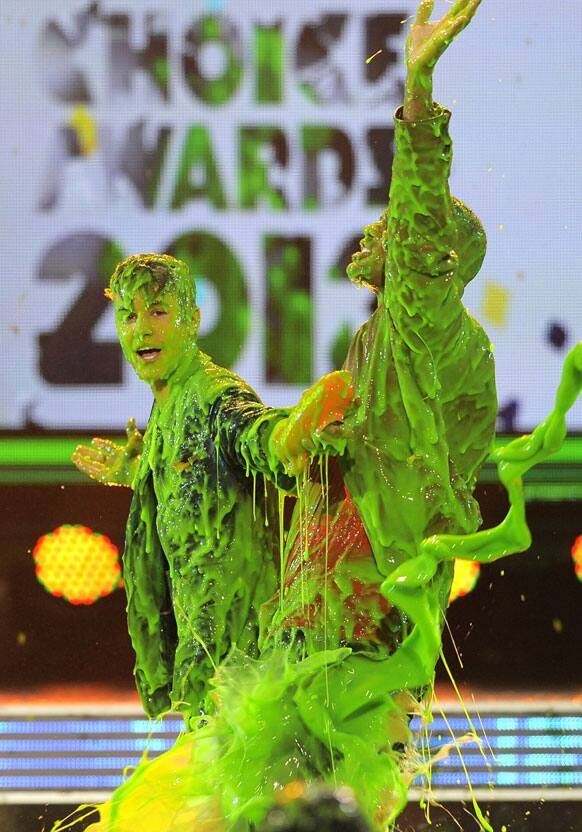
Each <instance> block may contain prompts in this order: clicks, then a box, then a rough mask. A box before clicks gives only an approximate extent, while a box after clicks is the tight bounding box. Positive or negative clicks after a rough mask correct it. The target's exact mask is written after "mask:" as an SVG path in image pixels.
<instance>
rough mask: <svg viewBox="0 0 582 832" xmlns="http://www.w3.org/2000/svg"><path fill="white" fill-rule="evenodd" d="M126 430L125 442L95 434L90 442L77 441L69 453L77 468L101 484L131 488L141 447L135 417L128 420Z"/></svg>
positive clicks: (141, 438)
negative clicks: (77, 443) (122, 443)
mask: <svg viewBox="0 0 582 832" xmlns="http://www.w3.org/2000/svg"><path fill="white" fill-rule="evenodd" d="M126 433H127V442H126V443H125V445H118V444H117V443H116V442H112V441H111V440H110V439H101V438H100V437H98V436H96V437H95V438H94V439H93V440H92V441H91V444H90V445H78V446H77V447H76V448H75V451H74V453H73V456H72V460H73V462H74V464H75V465H76V466H77V468H78V469H79V471H82V472H83V473H84V474H87V476H88V477H91V479H93V480H97V481H98V482H101V483H103V484H104V485H122V486H126V487H127V488H131V487H132V484H133V480H134V477H135V474H136V472H137V467H138V465H139V460H140V456H141V452H142V449H143V437H142V435H141V433H140V432H139V430H138V429H137V425H136V424H135V419H130V420H129V422H128V423H127V427H126Z"/></svg>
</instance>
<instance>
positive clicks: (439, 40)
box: [404, 0, 481, 120]
mask: <svg viewBox="0 0 582 832" xmlns="http://www.w3.org/2000/svg"><path fill="white" fill-rule="evenodd" d="M480 4H481V0H457V2H456V3H454V5H453V6H452V8H451V9H450V10H449V11H448V12H447V14H446V15H445V16H444V17H442V18H441V19H440V20H437V21H435V22H434V23H431V22H430V16H431V14H432V12H433V9H434V0H421V3H420V5H419V7H418V12H417V15H416V19H415V21H414V23H413V24H412V26H411V28H410V34H409V35H408V39H407V41H406V67H407V77H406V92H405V100H404V118H405V119H407V120H414V119H422V118H428V117H429V116H430V112H431V108H432V72H433V69H434V67H435V65H436V63H437V61H438V59H439V58H440V57H441V55H442V54H443V53H444V52H445V51H446V49H447V48H448V47H449V46H450V44H451V43H452V42H453V40H454V39H455V37H456V36H457V35H458V34H459V32H462V31H463V29H464V28H465V27H466V26H468V25H469V23H470V22H471V20H472V19H473V17H474V15H475V12H476V11H477V9H478V8H479V6H480Z"/></svg>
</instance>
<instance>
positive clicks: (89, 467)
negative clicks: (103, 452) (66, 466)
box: [71, 445, 104, 482]
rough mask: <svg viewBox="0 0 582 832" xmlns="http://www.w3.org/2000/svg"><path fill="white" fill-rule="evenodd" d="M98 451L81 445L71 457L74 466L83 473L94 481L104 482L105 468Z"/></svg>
mask: <svg viewBox="0 0 582 832" xmlns="http://www.w3.org/2000/svg"><path fill="white" fill-rule="evenodd" d="M98 453H99V452H98V451H96V450H95V449H94V448H89V447H87V446H86V445H79V446H78V447H77V448H75V451H74V453H73V455H72V457H71V459H72V461H73V464H74V465H75V466H76V467H77V468H78V469H79V471H82V473H83V474H87V476H89V477H91V478H92V479H94V480H99V481H101V482H102V481H103V477H104V466H103V458H102V456H99V455H98Z"/></svg>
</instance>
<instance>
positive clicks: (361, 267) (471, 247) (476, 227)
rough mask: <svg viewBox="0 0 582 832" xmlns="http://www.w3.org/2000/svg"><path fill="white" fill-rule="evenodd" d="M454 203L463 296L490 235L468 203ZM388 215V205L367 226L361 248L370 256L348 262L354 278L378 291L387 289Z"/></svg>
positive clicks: (458, 270) (483, 254)
mask: <svg viewBox="0 0 582 832" xmlns="http://www.w3.org/2000/svg"><path fill="white" fill-rule="evenodd" d="M451 205H452V208H453V214H454V218H455V223H456V225H457V232H458V243H457V246H456V247H455V248H456V253H457V255H458V258H459V259H458V267H457V272H456V278H457V280H458V282H459V283H460V287H459V288H460V290H461V295H462V293H463V290H464V288H465V286H466V285H467V284H468V283H470V282H471V280H473V278H474V277H476V275H477V274H478V273H479V269H480V268H481V266H482V264H483V260H484V259H485V254H486V252H487V238H486V236H485V230H484V228H483V226H482V224H481V220H480V219H479V217H478V216H477V215H476V214H474V213H473V211H471V209H470V208H468V207H467V206H466V205H465V203H464V202H461V200H460V199H457V198H456V197H454V196H452V197H451ZM387 216H388V208H385V209H384V211H383V212H382V214H381V215H380V219H379V220H378V221H377V222H375V223H372V224H371V225H368V226H366V229H365V231H366V234H367V235H368V244H367V245H366V238H364V239H362V240H361V242H360V251H362V252H363V251H364V249H367V252H366V253H367V257H366V258H365V259H364V260H359V259H358V255H357V254H356V255H354V257H353V259H352V262H351V263H350V264H349V265H348V277H349V278H350V280H352V281H353V282H354V283H358V284H361V285H363V286H367V288H368V289H370V290H371V291H372V292H374V293H375V294H378V292H381V291H382V289H383V288H384V278H385V271H384V267H385V264H386V252H387V251H388V249H389V247H390V238H389V237H388V233H387V230H386V221H387ZM370 246H371V248H370Z"/></svg>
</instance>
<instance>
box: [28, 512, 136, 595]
mask: <svg viewBox="0 0 582 832" xmlns="http://www.w3.org/2000/svg"><path fill="white" fill-rule="evenodd" d="M32 556H33V558H34V561H35V563H36V576H37V578H38V580H39V581H40V583H41V584H42V585H43V586H44V588H45V589H46V590H47V592H50V593H51V595H55V596H56V597H57V598H64V599H65V600H66V601H69V603H71V604H93V603H94V602H95V601H97V599H98V598H103V597H104V596H105V595H109V594H110V593H111V592H113V590H114V589H115V588H116V587H117V586H119V584H120V583H121V566H120V563H119V552H118V549H117V546H115V545H114V544H113V543H112V542H111V541H110V540H109V538H108V537H105V535H102V534H98V533H97V532H93V531H92V530H91V529H89V528H87V527H86V526H69V525H65V526H60V527H59V528H58V529H55V530H54V532H50V533H49V534H44V535H43V536H42V537H40V538H39V539H38V541H37V542H36V545H35V547H34V549H33V551H32Z"/></svg>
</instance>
